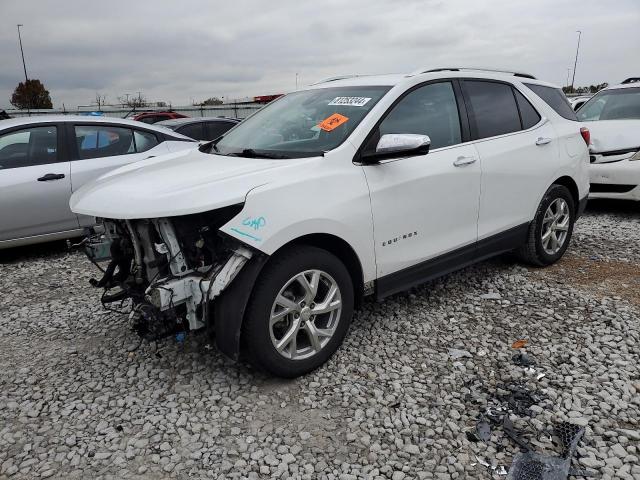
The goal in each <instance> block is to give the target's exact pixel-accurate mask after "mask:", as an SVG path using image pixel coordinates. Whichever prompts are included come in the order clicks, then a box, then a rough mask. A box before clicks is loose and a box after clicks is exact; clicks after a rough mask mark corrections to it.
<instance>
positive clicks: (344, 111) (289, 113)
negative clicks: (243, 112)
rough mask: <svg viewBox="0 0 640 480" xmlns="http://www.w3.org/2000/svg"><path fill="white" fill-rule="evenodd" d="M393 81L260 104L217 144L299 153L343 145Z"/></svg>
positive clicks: (226, 148) (255, 153)
mask: <svg viewBox="0 0 640 480" xmlns="http://www.w3.org/2000/svg"><path fill="white" fill-rule="evenodd" d="M390 88H391V87H363V86H360V87H333V88H322V89H317V90H304V91H301V92H294V93H290V94H288V95H286V96H284V97H281V98H279V99H278V100H276V101H274V102H273V103H271V104H269V105H267V106H266V107H264V108H263V109H262V110H259V111H258V112H256V113H255V114H254V115H252V116H251V117H249V118H247V119H246V120H244V121H243V122H242V123H240V124H238V126H236V127H235V128H234V129H233V130H230V131H229V132H228V133H227V134H225V136H223V137H222V138H221V139H220V140H219V141H218V142H217V143H215V144H214V145H213V147H212V149H211V153H217V154H221V155H237V156H250V157H256V158H295V157H311V156H316V155H322V154H323V153H324V152H326V151H329V150H332V149H334V148H336V147H337V146H338V145H340V144H341V143H342V142H344V140H345V139H346V138H347V137H348V136H349V135H350V134H351V132H352V131H353V130H354V128H356V126H357V125H358V124H359V123H360V122H361V121H362V119H363V118H364V117H365V116H366V115H367V113H369V111H371V109H372V108H373V106H374V105H375V104H376V103H377V102H378V101H379V100H380V99H381V98H382V97H383V96H384V94H385V93H386V92H387V91H389V89H390Z"/></svg>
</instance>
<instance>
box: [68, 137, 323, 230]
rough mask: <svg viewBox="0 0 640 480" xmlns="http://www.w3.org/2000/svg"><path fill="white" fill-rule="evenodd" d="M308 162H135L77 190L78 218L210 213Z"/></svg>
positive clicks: (192, 156)
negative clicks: (89, 216)
mask: <svg viewBox="0 0 640 480" xmlns="http://www.w3.org/2000/svg"><path fill="white" fill-rule="evenodd" d="M305 160H310V159H308V158H303V159H295V160H269V159H261V158H243V157H227V156H221V155H211V154H207V153H202V152H200V151H199V150H197V149H196V150H188V151H184V152H178V153H174V154H169V155H162V156H159V157H155V158H150V159H147V160H143V161H141V162H136V163H132V164H129V165H126V166H124V167H121V168H118V169H116V170H113V171H111V172H109V173H107V174H105V175H103V176H101V177H100V178H98V179H97V180H95V181H93V182H89V183H87V184H86V185H84V186H83V187H82V188H80V189H79V190H78V191H76V192H75V193H74V194H73V195H72V196H71V200H70V202H69V205H70V207H71V210H72V211H73V212H75V213H80V214H84V215H91V216H94V217H103V218H117V219H134V218H158V217H169V216H176V215H187V214H191V213H198V212H205V211H208V210H214V209H216V208H220V207H224V206H227V205H233V204H236V203H241V202H243V201H244V199H245V196H246V194H247V192H249V190H251V189H252V188H255V187H257V186H260V185H264V184H266V183H270V182H271V181H273V180H275V179H276V178H277V173H276V172H279V171H280V170H282V169H288V168H291V167H295V166H296V164H299V163H301V162H302V163H305Z"/></svg>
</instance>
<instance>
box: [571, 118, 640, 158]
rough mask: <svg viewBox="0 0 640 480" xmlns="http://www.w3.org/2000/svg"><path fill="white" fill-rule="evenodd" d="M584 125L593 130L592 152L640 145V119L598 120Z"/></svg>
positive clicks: (624, 148) (590, 130)
mask: <svg viewBox="0 0 640 480" xmlns="http://www.w3.org/2000/svg"><path fill="white" fill-rule="evenodd" d="M583 125H584V126H585V127H587V128H588V129H589V132H591V148H590V151H591V152H592V153H603V152H611V151H616V150H626V149H629V148H635V147H640V120H596V121H593V122H584V123H583Z"/></svg>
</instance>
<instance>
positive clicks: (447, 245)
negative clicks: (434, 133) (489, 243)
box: [363, 144, 480, 277]
mask: <svg viewBox="0 0 640 480" xmlns="http://www.w3.org/2000/svg"><path fill="white" fill-rule="evenodd" d="M459 158H476V159H477V158H478V153H477V152H476V150H475V148H474V147H473V145H468V144H467V145H458V146H454V147H448V148H441V149H438V150H434V151H432V152H430V153H428V154H427V155H421V156H417V157H410V158H402V159H397V160H393V161H388V162H383V163H381V164H379V165H369V166H365V167H363V169H364V172H365V175H366V178H367V182H368V184H369V188H370V190H371V210H372V212H373V220H374V232H375V252H376V260H377V265H378V276H379V277H381V276H384V275H388V274H390V273H393V272H396V271H398V270H402V269H403V268H406V267H409V266H411V265H415V264H417V263H420V262H422V261H424V260H427V259H429V258H432V257H435V256H437V255H439V254H442V253H445V252H447V251H450V250H455V249H456V248H459V247H462V246H465V245H468V244H471V243H473V242H475V241H476V238H477V221H478V202H479V199H480V162H479V161H477V162H475V163H470V164H466V165H461V166H454V163H455V162H456V161H457V160H458V159H459Z"/></svg>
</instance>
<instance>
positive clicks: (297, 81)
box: [296, 73, 298, 90]
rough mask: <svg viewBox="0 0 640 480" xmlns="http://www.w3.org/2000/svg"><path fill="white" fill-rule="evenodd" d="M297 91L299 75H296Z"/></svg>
mask: <svg viewBox="0 0 640 480" xmlns="http://www.w3.org/2000/svg"><path fill="white" fill-rule="evenodd" d="M296 90H298V74H297V73H296Z"/></svg>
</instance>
